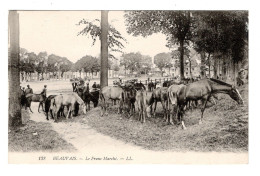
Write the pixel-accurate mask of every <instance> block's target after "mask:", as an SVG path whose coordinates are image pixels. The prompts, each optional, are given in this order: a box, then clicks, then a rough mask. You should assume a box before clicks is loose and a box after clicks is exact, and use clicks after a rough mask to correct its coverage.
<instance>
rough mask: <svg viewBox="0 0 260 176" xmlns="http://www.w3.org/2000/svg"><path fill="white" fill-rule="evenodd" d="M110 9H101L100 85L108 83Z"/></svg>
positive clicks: (103, 85)
mask: <svg viewBox="0 0 260 176" xmlns="http://www.w3.org/2000/svg"><path fill="white" fill-rule="evenodd" d="M107 39H108V11H106V10H102V11H101V76H100V86H101V88H102V87H105V86H107V85H108V43H107Z"/></svg>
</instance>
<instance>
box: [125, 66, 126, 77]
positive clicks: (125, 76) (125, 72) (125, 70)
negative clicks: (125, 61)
mask: <svg viewBox="0 0 260 176" xmlns="http://www.w3.org/2000/svg"><path fill="white" fill-rule="evenodd" d="M125 77H126V65H125Z"/></svg>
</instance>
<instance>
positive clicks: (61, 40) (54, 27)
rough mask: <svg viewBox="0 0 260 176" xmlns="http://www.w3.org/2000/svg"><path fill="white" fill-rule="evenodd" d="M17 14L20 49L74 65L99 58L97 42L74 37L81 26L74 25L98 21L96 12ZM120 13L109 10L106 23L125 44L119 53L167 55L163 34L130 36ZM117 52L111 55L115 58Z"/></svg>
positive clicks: (88, 38) (35, 12) (86, 38)
mask: <svg viewBox="0 0 260 176" xmlns="http://www.w3.org/2000/svg"><path fill="white" fill-rule="evenodd" d="M19 15H20V46H21V48H25V49H27V50H28V51H29V52H34V53H36V54H38V53H39V52H41V51H46V52H47V53H48V54H56V55H59V56H61V57H67V58H68V59H69V60H70V61H72V62H76V61H77V60H78V59H80V58H81V57H83V56H85V55H92V56H99V54H100V42H99V41H97V42H96V44H95V45H94V46H93V45H92V39H91V38H90V37H87V36H82V35H80V36H77V34H78V32H79V31H81V30H82V29H83V28H84V26H83V25H76V24H77V23H78V22H79V21H80V20H82V19H83V18H84V19H86V20H88V21H92V20H94V19H100V16H101V12H100V11H19ZM123 15H124V12H123V11H109V13H108V22H109V23H110V24H112V25H113V26H114V27H115V28H116V29H117V30H118V31H119V32H120V33H121V34H122V36H123V37H125V38H126V40H127V43H126V44H125V48H124V49H123V52H125V53H129V52H141V54H143V55H150V56H152V57H154V56H155V55H156V54H158V53H161V52H169V51H170V50H169V49H168V48H167V47H166V46H165V45H166V36H165V35H164V34H160V33H159V34H153V35H152V36H148V37H146V38H144V37H141V36H140V37H134V36H132V35H129V34H128V33H127V32H126V26H125V24H124V17H123ZM120 55H121V53H118V54H115V56H116V57H119V56H120Z"/></svg>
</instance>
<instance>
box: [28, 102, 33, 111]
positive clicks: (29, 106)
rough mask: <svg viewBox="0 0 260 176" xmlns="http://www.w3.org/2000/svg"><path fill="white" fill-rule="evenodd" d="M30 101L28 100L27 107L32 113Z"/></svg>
mask: <svg viewBox="0 0 260 176" xmlns="http://www.w3.org/2000/svg"><path fill="white" fill-rule="evenodd" d="M31 103H32V102H31V101H29V102H28V108H29V110H30V111H31V113H33V112H32V109H31Z"/></svg>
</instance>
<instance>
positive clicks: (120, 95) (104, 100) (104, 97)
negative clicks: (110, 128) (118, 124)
mask: <svg viewBox="0 0 260 176" xmlns="http://www.w3.org/2000/svg"><path fill="white" fill-rule="evenodd" d="M99 99H100V105H101V117H102V116H103V115H104V114H105V115H108V113H107V108H108V107H109V103H108V100H109V99H111V100H112V101H114V100H119V102H120V103H119V108H118V114H119V113H121V112H122V108H123V102H124V90H123V88H122V87H112V86H105V87H103V88H102V89H101V90H100V93H99Z"/></svg>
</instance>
